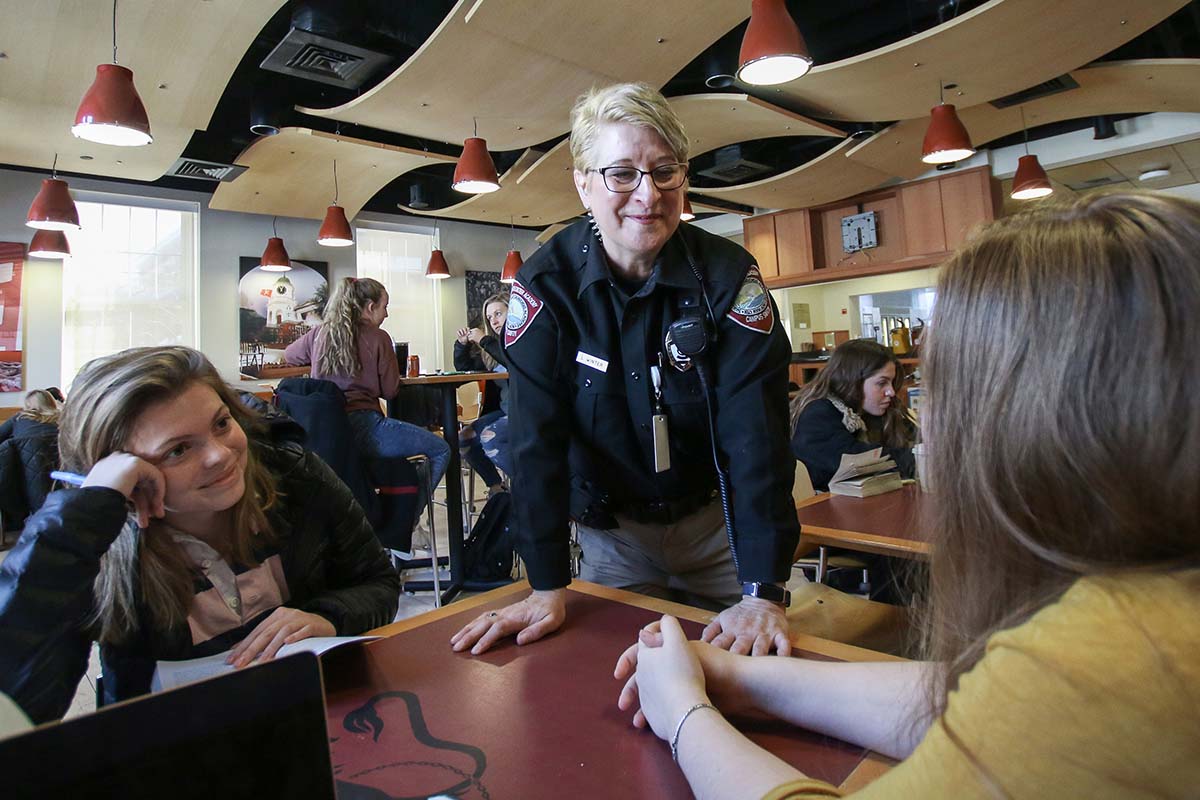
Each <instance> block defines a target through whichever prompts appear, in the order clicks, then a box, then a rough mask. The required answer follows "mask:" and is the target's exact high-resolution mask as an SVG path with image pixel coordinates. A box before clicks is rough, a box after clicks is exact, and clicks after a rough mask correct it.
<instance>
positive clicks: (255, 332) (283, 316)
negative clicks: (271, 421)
mask: <svg viewBox="0 0 1200 800" xmlns="http://www.w3.org/2000/svg"><path fill="white" fill-rule="evenodd" d="M261 260H262V259H261V258H259V257H258V256H242V257H241V259H240V262H239V273H240V275H241V279H240V280H239V281H238V301H239V305H240V310H239V312H238V316H239V320H240V326H241V330H240V334H239V338H238V341H239V343H240V344H239V350H240V353H239V364H240V369H241V372H242V374H243V375H251V376H264V377H265V375H264V371H267V372H269V370H270V369H271V367H273V366H274V367H279V366H282V365H283V351H284V349H286V348H287V346H288V345H289V344H291V343H292V342H294V341H296V340H297V339H299V338H300V337H301V336H303V335H304V334H305V333H306V332H307V331H308V330H309V329H310V328H312V327H315V326H317V325H319V324H321V313H322V312H323V311H324V310H325V301H326V300H327V299H328V297H329V262H327V261H298V260H293V261H292V262H291V264H292V268H291V269H290V270H288V271H287V272H273V271H268V270H265V269H263V268H262V267H260V266H259V263H260V261H261Z"/></svg>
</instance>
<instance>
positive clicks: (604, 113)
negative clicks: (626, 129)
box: [571, 83, 688, 172]
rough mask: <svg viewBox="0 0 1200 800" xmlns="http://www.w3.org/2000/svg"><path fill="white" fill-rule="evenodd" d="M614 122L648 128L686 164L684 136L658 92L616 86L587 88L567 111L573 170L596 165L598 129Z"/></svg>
mask: <svg viewBox="0 0 1200 800" xmlns="http://www.w3.org/2000/svg"><path fill="white" fill-rule="evenodd" d="M616 123H625V124H627V125H640V126H642V127H645V128H650V129H651V130H653V131H654V132H655V133H657V134H658V135H659V136H661V137H662V138H663V141H665V142H666V143H667V146H668V147H670V148H671V153H672V154H673V155H674V156H675V158H676V160H678V161H679V162H680V163H681V164H686V163H687V160H688V138H687V134H686V133H685V132H684V130H683V123H682V122H680V121H679V117H678V116H677V115H676V114H675V110H674V109H673V108H671V104H670V103H668V102H667V98H665V97H663V95H662V92H660V91H658V90H657V89H655V88H654V87H653V86H650V85H649V84H646V83H617V84H613V85H612V86H605V87H603V88H599V89H597V88H592V89H589V90H588V91H587V92H585V93H583V94H582V95H580V96H579V99H578V100H576V101H575V106H574V108H572V109H571V159H572V161H573V162H574V164H575V169H577V170H579V171H580V172H587V170H589V169H595V168H596V167H597V166H598V165H597V164H596V163H595V152H594V150H595V144H596V136H597V135H598V134H599V132H600V126H601V125H604V124H616Z"/></svg>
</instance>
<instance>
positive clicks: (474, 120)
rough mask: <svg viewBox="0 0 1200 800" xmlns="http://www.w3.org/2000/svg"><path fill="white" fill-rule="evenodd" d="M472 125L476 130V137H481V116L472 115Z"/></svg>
mask: <svg viewBox="0 0 1200 800" xmlns="http://www.w3.org/2000/svg"><path fill="white" fill-rule="evenodd" d="M471 125H472V126H473V129H474V131H475V138H476V139H478V138H479V117H471Z"/></svg>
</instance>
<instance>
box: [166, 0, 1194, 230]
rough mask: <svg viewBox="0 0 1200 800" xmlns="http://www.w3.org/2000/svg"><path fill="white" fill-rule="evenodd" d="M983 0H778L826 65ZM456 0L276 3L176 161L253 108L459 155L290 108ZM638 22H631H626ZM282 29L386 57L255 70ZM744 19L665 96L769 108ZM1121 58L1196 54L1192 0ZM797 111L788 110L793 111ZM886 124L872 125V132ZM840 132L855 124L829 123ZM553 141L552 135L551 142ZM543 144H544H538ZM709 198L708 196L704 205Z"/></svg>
mask: <svg viewBox="0 0 1200 800" xmlns="http://www.w3.org/2000/svg"><path fill="white" fill-rule="evenodd" d="M983 2H984V0H904V1H902V0H839V1H838V2H836V3H830V2H828V1H827V0H788V3H787V5H788V8H789V10H790V11H791V13H792V17H793V18H794V19H795V20H796V22H797V25H798V26H799V27H800V30H801V32H802V33H803V34H804V37H805V40H806V41H807V43H808V46H809V49H810V51H811V53H812V55H813V58H814V61H815V63H817V64H824V63H830V62H833V61H839V60H841V59H845V58H849V57H851V56H855V55H858V54H861V53H865V52H869V51H871V50H874V49H876V48H879V47H883V46H885V45H888V44H891V43H893V42H897V41H900V40H902V39H905V38H907V37H909V36H911V35H913V34H915V33H919V32H921V31H924V30H927V29H929V28H931V27H934V26H936V25H938V24H941V23H943V22H946V21H948V20H950V19H952V18H953V17H955V16H956V15H958V14H961V13H964V12H967V11H969V10H971V9H973V8H976V7H978V6H980V5H982V4H983ZM454 5H455V0H408V2H399V1H398V0H293V2H291V3H289V4H288V5H286V6H285V7H283V8H282V9H281V10H280V11H279V12H278V13H277V14H276V15H275V16H274V17H273V18H272V19H271V21H270V22H268V23H267V25H266V26H265V27H264V28H263V30H262V31H261V32H260V33H259V35H258V36H257V37H256V38H255V40H254V43H253V44H252V45H251V46H250V49H249V50H248V51H247V52H246V55H245V57H244V58H243V59H242V61H241V63H240V64H239V66H238V67H237V69H236V70H235V72H234V74H233V78H232V79H231V80H230V82H229V85H228V86H227V87H226V89H225V92H224V94H223V95H222V97H221V100H220V102H219V103H218V104H217V107H216V110H215V112H214V113H213V117H212V120H211V122H210V124H209V126H208V129H207V130H204V131H198V132H197V133H196V134H195V135H194V136H193V137H192V140H191V142H190V144H189V145H188V147H187V149H186V150H185V152H184V155H185V156H188V157H191V158H198V159H204V160H209V161H218V162H226V163H231V162H232V161H233V160H234V159H235V158H236V157H237V156H238V154H239V153H241V151H242V150H244V149H245V148H246V146H247V145H249V144H250V142H251V141H252V140H253V138H254V135H253V134H252V133H251V132H250V124H251V115H252V113H258V114H265V115H267V116H268V117H270V118H271V119H273V120H274V121H275V124H276V125H278V126H280V127H282V126H287V125H298V126H303V127H309V128H313V129H317V130H325V131H330V132H333V131H335V130H340V131H341V132H342V133H345V134H346V135H349V136H354V137H357V138H361V139H368V140H373V141H379V142H385V143H390V144H398V145H403V146H407V147H416V148H425V149H429V150H431V151H435V152H441V153H447V154H450V155H457V153H458V151H459V149H460V148H459V147H458V146H456V145H447V144H445V143H441V142H434V141H428V140H421V139H416V138H414V137H410V136H402V135H398V134H394V133H389V132H387V131H381V130H378V129H374V128H366V127H363V126H358V125H350V124H342V125H340V127H339V126H338V124H337V123H335V122H334V121H332V120H328V119H324V118H320V117H312V116H308V115H305V114H301V113H299V112H297V111H295V110H294V108H293V107H294V106H297V105H301V106H309V107H321V108H327V107H332V106H335V105H340V104H342V103H345V102H347V101H348V100H350V99H352V98H353V97H354V96H356V95H357V94H358V93H360V92H364V91H367V90H368V89H370V88H371V87H372V86H373V85H375V84H377V83H378V82H379V81H381V80H383V79H384V78H385V77H387V75H389V74H391V73H392V72H393V71H395V69H396V68H397V67H398V66H400V65H401V64H402V63H404V61H405V60H406V59H407V58H408V57H409V56H411V55H412V54H413V53H414V52H415V51H416V50H417V48H418V47H420V45H421V44H422V43H423V42H424V41H425V40H426V39H427V38H428V37H429V35H430V34H431V33H433V31H434V30H435V29H436V28H437V26H438V25H439V24H440V23H441V21H442V20H443V19H444V18H445V16H446V14H447V13H448V12H449V11H450V10H451V8H453V6H454ZM630 24H636V20H630ZM292 27H297V28H301V29H304V30H308V31H311V32H313V33H319V34H322V35H325V36H329V37H330V38H333V39H336V40H339V41H341V42H345V43H347V44H351V45H356V46H358V47H363V48H367V49H370V50H375V51H378V52H381V53H384V54H386V55H387V56H388V58H389V60H388V61H387V62H386V63H385V64H383V65H382V66H381V68H380V69H379V70H378V71H377V72H376V73H374V74H373V75H372V76H371V78H370V79H369V80H368V81H367V82H366V83H365V84H364V85H363V86H361V87H360V88H359V89H358V90H356V91H348V90H346V89H343V88H339V87H336V86H331V85H328V84H324V83H317V82H314V81H311V80H306V79H301V78H297V77H292V76H289V75H284V74H280V73H278V72H272V71H267V70H264V69H262V68H261V67H260V66H259V65H260V64H261V63H262V61H263V60H264V59H265V58H266V57H267V56H268V54H269V53H270V52H271V51H272V50H273V49H274V48H275V46H276V45H277V44H278V43H279V41H280V40H281V39H283V37H284V36H285V35H286V34H287V33H288V31H289V30H290V29H291V28H292ZM745 27H746V24H745V23H743V24H741V25H739V26H738V27H736V28H735V29H734V30H732V31H730V32H729V33H728V34H726V35H725V36H722V37H721V38H720V39H719V40H718V41H716V42H715V43H714V44H713V45H712V46H711V47H710V48H708V49H707V50H706V51H705V52H704V53H702V54H700V55H699V56H698V57H697V58H696V59H695V60H693V61H692V62H691V63H690V64H688V65H687V66H686V67H684V68H683V69H682V70H681V71H680V72H679V74H677V75H676V76H675V77H674V78H672V79H671V81H669V82H668V83H667V85H666V86H665V87H664V94H666V95H667V96H669V97H670V96H677V95H685V94H695V93H699V92H712V91H714V90H715V91H721V90H722V89H720V88H717V89H714V88H712V87H713V86H714V85H716V86H721V85H722V84H725V85H726V86H727V88H725V89H724V90H725V91H735V92H747V93H749V94H753V95H757V96H760V97H762V98H763V99H765V100H769V101H770V102H773V103H776V104H779V98H778V96H777V95H775V93H774V92H773V91H772V90H771V89H770V88H757V89H756V88H753V87H745V86H742V85H738V84H734V85H731V86H730V85H728V84H729V83H730V81H729V80H728V78H724V79H723V78H722V77H721V76H728V75H729V74H730V73H732V72H733V71H734V69H735V68H736V66H737V63H736V62H737V55H738V48H739V46H740V43H741V39H742V34H743V33H744V31H745ZM1131 58H1200V0H1192V2H1191V3H1189V4H1188V5H1187V6H1185V7H1184V8H1183V9H1181V10H1180V11H1179V12H1177V13H1176V14H1174V15H1172V16H1171V17H1170V18H1168V19H1167V20H1165V21H1163V22H1162V23H1161V24H1159V25H1157V26H1155V27H1154V28H1153V29H1151V30H1149V31H1147V32H1146V33H1144V34H1143V35H1141V36H1139V37H1137V38H1136V39H1134V40H1132V41H1131V42H1129V43H1127V44H1125V45H1123V46H1122V47H1120V48H1118V49H1117V50H1116V51H1114V52H1113V53H1111V54H1109V55H1108V56H1106V57H1105V58H1104V59H1102V60H1109V59H1131ZM797 110H798V109H797ZM888 122H890V120H873V121H871V123H874V128H875V129H877V128H878V127H881V126H882V125H884V124H887V123H888ZM833 124H835V125H838V126H840V127H842V128H843V129H846V130H847V131H851V130H853V129H854V128H855V127H865V128H867V129H868V130H869V129H870V126H850V125H847V124H846V123H833ZM1088 125H1091V120H1072V121H1067V122H1062V123H1056V124H1054V125H1048V126H1045V127H1044V128H1038V129H1033V130H1031V131H1030V136H1031V138H1034V139H1036V138H1040V137H1043V136H1049V135H1056V134H1058V133H1062V132H1065V131H1068V130H1074V129H1078V128H1081V127H1085V126H1088ZM560 138H561V137H560ZM1019 139H1020V137H1019V135H1018V136H1017V137H1007V138H1006V139H1004V140H1000V141H998V142H994V143H986V142H977V143H976V144H977V145H985V144H993V145H1003V144H1008V143H1010V141H1009V140H1012V141H1013V142H1015V141H1019ZM835 141H836V140H835V139H832V138H813V137H792V138H780V139H768V140H762V141H754V142H746V143H743V144H742V145H740V146H738V147H739V148H740V151H739V152H737V153H736V155H738V156H739V157H741V158H743V159H745V160H747V161H751V162H755V163H758V164H761V165H763V166H764V167H766V169H767V171H766V172H764V173H763V174H761V175H757V176H755V178H754V179H759V178H762V177H766V176H768V175H772V174H777V173H779V172H781V171H784V170H787V169H791V168H793V167H796V166H798V165H800V164H802V163H804V162H805V161H808V160H810V159H812V158H814V157H816V156H818V155H820V154H821V153H823V152H824V151H825V150H827V149H828V148H829V147H830V146H831V145H832V144H833V142H835ZM546 144H547V145H548V144H552V142H551V143H546ZM521 152H522V151H520V150H518V151H510V152H507V153H493V154H492V155H493V158H494V159H495V161H496V166H497V168H498V169H499V170H500V171H501V172H503V171H504V170H505V169H506V168H507V167H508V166H510V165H511V164H512V163H513V162H514V161H516V159H517V158H518V157H519V156H520V154H521ZM718 153H720V154H721V155H720V156H719V157H720V158H728V157H730V153H729V152H722V151H717V152H712V153H707V154H704V155H701V156H699V157H697V158H695V159H693V161H692V170H691V171H692V175H693V184H694V185H696V186H704V185H710V186H711V185H724V184H721V183H713V182H712V181H711V180H709V181H707V182H706V179H705V178H704V177H703V176H701V175H699V173H701V172H703V171H704V170H706V169H708V168H710V167H712V166H713V164H714V162H715V161H716V159H717V158H718ZM453 169H454V167H453V165H452V164H442V165H438V166H433V167H427V168H423V169H421V170H417V171H415V172H411V173H407V174H405V175H403V176H401V177H399V178H397V179H396V180H395V181H393V182H392V183H391V184H389V185H388V186H387V187H385V188H384V189H383V190H382V191H380V192H379V193H378V194H377V195H376V196H375V197H374V198H373V199H372V200H371V201H370V202H369V203H367V205H366V207H365V208H366V210H369V211H376V212H383V213H394V212H395V211H396V206H397V204H398V203H399V204H404V205H407V204H408V203H409V201H410V187H411V186H412V185H414V184H419V185H420V186H421V189H420V191H421V192H422V193H423V195H424V198H425V200H426V201H427V202H429V204H430V206H431V207H432V208H441V207H445V206H448V205H452V204H454V203H457V202H460V201H461V200H462V195H459V194H458V193H456V192H454V191H453V190H451V189H450V188H449V183H450V175H451V173H452V172H453ZM156 184H157V185H165V186H173V187H176V188H184V189H190V190H193V191H195V190H197V189H200V190H204V189H208V190H210V191H211V190H213V189H214V188H215V184H208V183H206V182H202V181H190V180H186V179H181V178H162V179H160V180H159V181H156ZM706 202H707V201H706Z"/></svg>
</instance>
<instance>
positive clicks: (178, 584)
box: [58, 347, 277, 642]
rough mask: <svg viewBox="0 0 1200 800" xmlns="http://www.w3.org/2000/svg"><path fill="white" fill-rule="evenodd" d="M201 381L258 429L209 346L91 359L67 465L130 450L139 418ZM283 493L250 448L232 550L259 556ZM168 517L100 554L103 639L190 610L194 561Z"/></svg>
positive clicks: (167, 622) (67, 425)
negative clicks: (166, 526) (167, 524)
mask: <svg viewBox="0 0 1200 800" xmlns="http://www.w3.org/2000/svg"><path fill="white" fill-rule="evenodd" d="M197 383H201V384H204V385H205V386H207V387H209V388H210V389H212V390H213V391H214V392H216V393H217V396H218V397H220V398H221V401H222V402H223V403H225V405H226V406H228V408H229V413H230V414H231V415H232V416H233V419H234V421H235V422H236V423H237V424H238V425H240V426H241V427H242V428H243V429H246V430H248V431H250V432H253V431H254V430H255V429H256V428H257V426H258V424H259V423H258V422H257V417H256V416H255V415H254V414H253V413H252V412H251V411H250V410H249V409H247V408H246V407H245V406H243V405H242V404H241V403H240V402H238V399H237V397H236V396H235V395H234V394H233V391H232V390H231V389H230V388H229V387H228V386H226V385H225V382H224V381H223V380H221V376H220V375H219V374H217V371H216V369H215V368H214V367H213V365H212V364H211V363H209V361H208V359H207V358H205V357H204V355H203V354H201V353H199V352H197V351H195V350H192V349H190V348H187V347H135V348H132V349H130V350H124V351H122V352H120V353H117V354H116V355H112V356H105V357H103V358H97V359H93V360H92V361H89V362H88V363H87V364H84V366H83V369H81V370H80V371H79V374H78V375H76V376H75V380H74V382H73V383H72V384H71V395H70V398H69V399H68V400H67V403H66V405H65V407H64V408H63V413H62V417H61V419H60V423H59V435H58V448H59V454H60V457H61V460H62V465H63V468H64V469H67V470H71V471H73V472H77V473H80V474H87V473H88V472H89V471H90V470H91V468H92V466H93V465H95V463H96V462H97V461H99V460H100V459H102V458H104V457H105V456H107V455H109V454H111V453H114V452H116V451H119V450H121V449H122V448H123V447H124V445H125V443H126V442H127V441H128V440H129V437H130V436H131V435H132V434H133V431H134V426H135V425H136V424H137V421H138V418H139V417H140V416H141V415H142V412H144V411H145V410H146V409H147V408H149V407H150V406H151V405H154V404H156V403H160V402H163V401H166V400H171V399H174V398H176V397H178V396H180V395H181V394H183V393H184V392H186V391H187V390H188V389H190V388H191V387H192V386H194V385H195V384H197ZM276 496H277V493H276V489H275V482H274V479H273V477H272V476H271V473H270V472H269V471H268V470H267V468H266V467H265V466H263V465H262V463H261V462H260V461H259V460H258V459H257V458H256V457H255V454H254V448H253V447H251V448H249V449H248V450H247V453H246V491H245V493H244V494H243V495H242V499H241V500H239V501H238V502H237V503H236V504H234V506H233V530H234V534H233V538H232V541H230V542H229V543H228V552H229V557H230V558H231V559H233V560H234V561H235V562H237V563H239V564H244V565H247V566H249V565H252V564H254V563H255V561H254V548H255V544H257V543H260V542H264V541H270V540H271V539H272V538H273V533H272V530H271V526H270V523H269V522H268V520H267V516H266V513H265V512H266V510H267V509H268V508H270V507H271V505H272V504H273V503H274V502H275V499H276ZM162 525H163V523H162V521H161V520H152V521H151V523H150V528H149V529H148V530H146V531H139V530H138V527H137V525H136V523H133V522H129V523H127V524H126V525H125V527H124V528H123V529H122V531H121V533H120V534H119V535H118V536H117V538H116V540H115V541H114V542H113V544H112V546H111V547H109V549H108V552H107V553H106V554H105V555H104V556H103V557H102V558H101V559H100V574H99V576H97V578H96V583H95V587H94V594H95V622H96V623H98V625H99V629H100V634H99V635H100V640H101V641H102V642H120V641H122V640H124V639H126V638H128V637H129V636H130V635H131V634H133V633H134V632H135V631H137V630H139V629H140V628H141V627H142V625H143V624H144V622H145V621H144V620H141V619H139V616H138V609H139V607H141V608H144V609H145V610H146V611H147V612H148V614H149V615H150V620H149V622H150V624H151V625H152V626H153V627H154V628H156V629H159V630H165V629H167V628H170V627H172V626H175V625H178V624H181V623H182V622H183V621H184V620H186V619H187V612H188V608H189V606H190V605H191V601H192V595H193V588H192V568H191V565H190V564H189V563H188V561H187V560H186V558H185V557H184V555H183V553H182V552H181V551H180V550H179V548H178V547H176V546H175V544H174V542H173V541H172V539H171V537H170V536H169V535H167V533H166V531H164V530H162V529H161V528H162Z"/></svg>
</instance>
